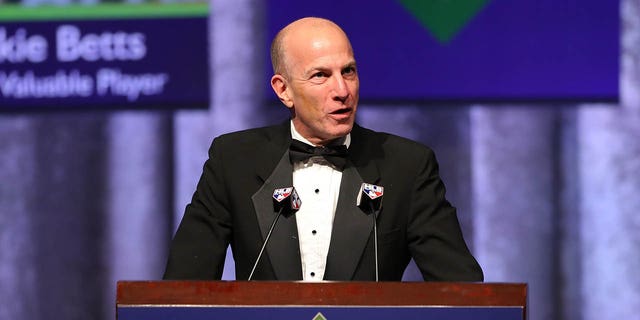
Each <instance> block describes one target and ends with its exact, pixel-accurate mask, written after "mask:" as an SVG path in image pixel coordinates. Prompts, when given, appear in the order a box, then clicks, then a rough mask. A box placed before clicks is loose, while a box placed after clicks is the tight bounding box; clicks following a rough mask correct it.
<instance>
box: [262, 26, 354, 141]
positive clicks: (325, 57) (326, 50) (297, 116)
mask: <svg viewBox="0 0 640 320" xmlns="http://www.w3.org/2000/svg"><path fill="white" fill-rule="evenodd" d="M285 52H286V59H285V65H286V70H287V72H286V75H284V77H283V78H284V79H283V82H285V83H286V85H285V86H286V89H285V92H283V93H284V94H285V96H286V97H287V99H284V100H283V99H282V98H281V100H283V102H284V103H285V105H286V106H287V107H288V108H290V109H292V111H293V112H292V114H293V124H294V126H295V128H296V130H297V131H298V132H299V133H300V134H301V135H302V136H303V137H305V138H306V139H307V140H309V141H310V142H312V143H314V144H317V145H324V144H326V143H328V142H330V141H331V140H333V139H336V138H339V137H342V136H345V135H347V134H348V133H349V132H351V129H352V128H353V123H354V121H355V114H356V108H357V105H358V90H359V86H360V81H359V79H358V73H357V70H356V62H355V59H354V57H353V50H352V49H351V45H350V43H349V40H348V39H347V38H346V36H345V35H344V33H342V31H340V30H339V29H336V28H333V27H326V28H320V29H312V30H310V31H308V32H299V33H297V34H295V35H291V36H290V37H289V39H287V42H286V51H285ZM276 76H277V75H276ZM276 76H274V78H275V77H276ZM272 84H273V79H272ZM274 89H275V87H274ZM276 93H277V91H276ZM279 96H280V95H279Z"/></svg>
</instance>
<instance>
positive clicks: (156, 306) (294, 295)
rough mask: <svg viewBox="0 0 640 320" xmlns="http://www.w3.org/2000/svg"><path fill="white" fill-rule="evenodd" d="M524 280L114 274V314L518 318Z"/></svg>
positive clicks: (139, 318)
mask: <svg viewBox="0 0 640 320" xmlns="http://www.w3.org/2000/svg"><path fill="white" fill-rule="evenodd" d="M526 314H527V285H526V284H518V283H516V284H511V283H450V282H322V283H309V282H278V281H253V282H247V281H120V282H118V288H117V297H116V318H117V319H118V320H133V319H135V320H150V319H154V320H163V319H172V320H175V319H181V320H204V319H207V320H215V319H225V320H234V319H279V320H287V319H296V320H298V319H308V320H339V319H366V320H375V319H394V320H399V319H421V320H428V319H438V320H467V319H469V320H470V319H474V320H478V319H487V320H488V319H491V320H524V319H526Z"/></svg>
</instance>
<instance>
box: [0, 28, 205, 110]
mask: <svg viewBox="0 0 640 320" xmlns="http://www.w3.org/2000/svg"><path fill="white" fill-rule="evenodd" d="M207 43H208V41H207V18H206V17H188V18H177V17H171V18H144V19H105V20H102V19H96V20H70V21H53V22H45V21H30V22H2V24H0V111H6V110H10V111H26V110H33V109H55V110H59V109H62V108H74V109H78V108H129V109H140V108H154V109H157V108H167V109H176V108H206V107H208V105H209V68H208V53H207V52H208V48H207Z"/></svg>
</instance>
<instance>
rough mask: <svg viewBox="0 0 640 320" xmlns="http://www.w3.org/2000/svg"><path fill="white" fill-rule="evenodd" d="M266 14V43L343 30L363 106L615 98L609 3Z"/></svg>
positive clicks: (302, 9) (381, 6)
mask: <svg viewBox="0 0 640 320" xmlns="http://www.w3.org/2000/svg"><path fill="white" fill-rule="evenodd" d="M268 10H269V13H268V21H269V34H268V37H269V40H268V41H270V40H271V39H272V38H273V36H274V35H275V33H276V32H277V31H278V30H279V29H280V28H282V27H283V26H285V25H286V24H288V23H290V22H291V21H293V20H295V19H297V18H301V17H304V16H319V17H325V18H329V19H331V20H333V21H335V22H336V23H338V24H339V25H340V26H342V27H343V29H344V30H345V31H346V32H347V34H348V35H349V37H350V39H351V41H352V45H353V47H354V50H355V54H356V60H357V63H358V68H359V74H360V81H361V86H360V88H361V94H360V95H361V99H363V100H373V101H377V100H381V101H389V100H391V101H395V100H411V101H415V100H417V101H440V100H454V101H455V100H458V101H557V100H560V101H616V100H617V99H618V78H619V72H618V70H619V65H618V64H619V63H618V61H619V56H620V49H619V29H620V20H619V1H616V0H584V1H571V0H538V1H497V0H468V1H409V0H374V1H338V0H327V1H322V2H308V1H295V0H270V1H269V6H268ZM267 73H268V74H269V75H270V74H271V70H269V71H267ZM269 94H270V96H269V97H273V93H272V92H271V91H269Z"/></svg>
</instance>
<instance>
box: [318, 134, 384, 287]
mask: <svg viewBox="0 0 640 320" xmlns="http://www.w3.org/2000/svg"><path fill="white" fill-rule="evenodd" d="M351 137H352V143H351V146H350V147H349V161H348V162H347V165H346V166H345V169H344V171H343V172H342V182H341V183H340V196H339V197H338V205H337V207H336V214H335V218H334V221H333V230H332V232H331V244H330V246H329V253H328V255H327V268H326V270H325V276H324V279H326V280H351V279H352V278H353V275H354V273H355V270H356V268H357V266H358V261H359V260H360V257H361V256H362V253H363V250H364V249H365V247H366V245H367V242H368V240H369V237H370V236H371V232H372V230H373V220H372V217H370V216H369V215H367V214H366V213H364V212H363V211H362V210H360V208H358V207H357V206H356V198H357V196H358V192H359V191H360V186H361V185H362V183H363V182H366V183H372V184H376V183H378V182H379V180H380V174H379V171H378V167H377V165H376V163H375V161H373V160H374V158H375V155H374V154H375V152H372V151H373V150H376V149H371V148H369V147H368V146H367V145H366V144H365V143H368V141H367V140H366V138H365V133H364V132H363V129H362V128H360V127H358V126H357V125H356V126H354V130H353V131H352V134H351ZM380 214H382V213H380Z"/></svg>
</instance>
